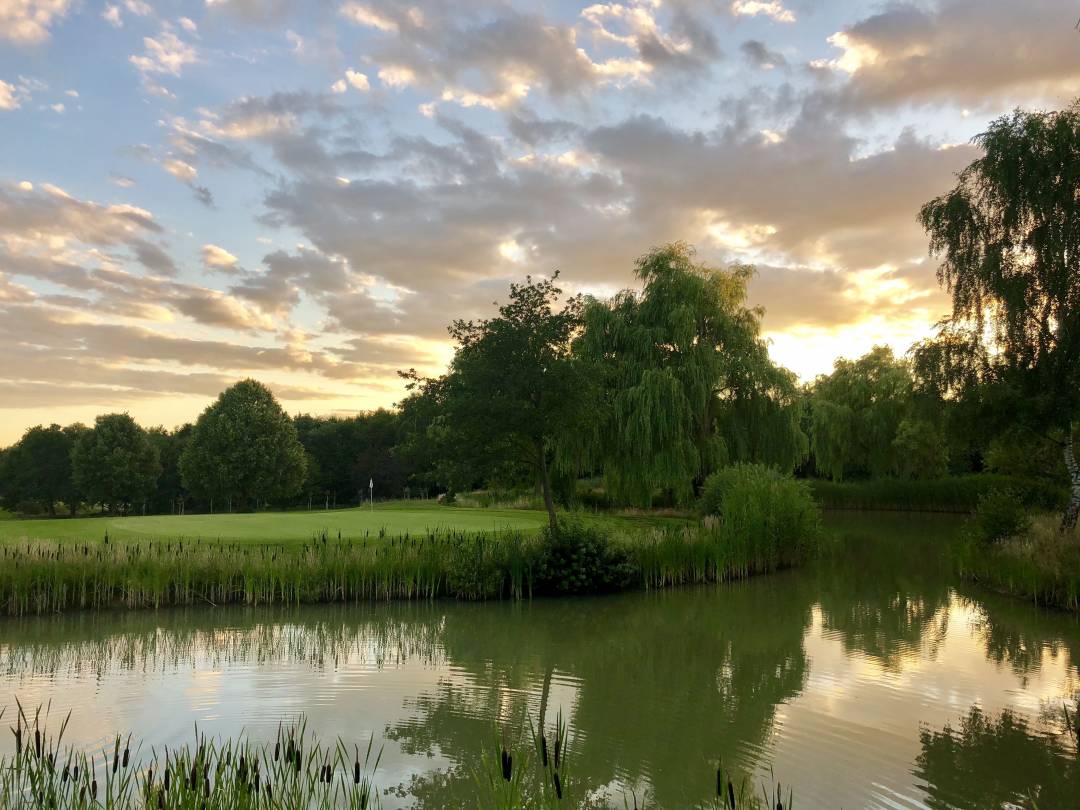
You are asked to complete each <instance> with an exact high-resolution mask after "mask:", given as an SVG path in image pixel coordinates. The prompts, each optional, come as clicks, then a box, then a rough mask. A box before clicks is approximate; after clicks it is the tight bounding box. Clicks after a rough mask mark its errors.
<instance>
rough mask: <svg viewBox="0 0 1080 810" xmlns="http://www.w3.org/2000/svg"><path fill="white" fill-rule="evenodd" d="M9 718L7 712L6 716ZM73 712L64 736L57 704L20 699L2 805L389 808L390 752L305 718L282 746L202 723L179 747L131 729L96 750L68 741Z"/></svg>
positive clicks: (1, 784)
mask: <svg viewBox="0 0 1080 810" xmlns="http://www.w3.org/2000/svg"><path fill="white" fill-rule="evenodd" d="M0 716H2V715H0ZM68 719H69V718H68V717H65V718H64V720H63V721H62V722H61V723H60V724H59V728H58V730H57V731H56V733H55V734H54V733H53V732H52V730H51V729H50V727H49V717H48V711H47V710H44V711H43V710H42V709H41V708H39V709H38V710H37V711H36V712H35V713H34V715H33V718H32V719H31V718H29V717H27V715H26V713H25V712H24V711H23V707H22V706H21V705H19V704H17V711H16V716H15V718H14V723H15V725H13V726H12V727H11V733H12V735H13V736H14V738H15V751H14V753H13V754H11V755H5V756H2V757H0V806H2V807H5V808H8V807H11V808H20V807H26V808H30V807H35V808H37V807H42V808H45V807H48V808H55V809H56V810H90V808H110V810H130V809H131V808H155V807H156V808H169V809H170V810H173V809H176V810H179V809H180V808H185V809H186V808H205V809H206V810H226V808H228V809H229V810H233V809H235V810H247V809H248V808H250V809H251V810H256V808H266V810H278V809H279V808H280V809H281V810H286V808H288V809H289V810H292V809H293V808H313V809H314V808H318V809H320V810H321V808H331V807H334V808H350V810H367V808H376V807H378V806H379V800H378V794H377V792H376V791H375V787H374V783H373V775H374V772H375V770H376V769H377V768H378V766H379V760H380V757H381V752H373V751H372V741H371V740H369V741H368V744H367V746H366V747H365V748H364V749H361V747H360V746H358V745H357V746H353V747H351V748H350V747H349V746H347V745H346V744H345V743H344V742H343V741H341V740H340V739H339V740H337V741H336V743H334V744H324V743H322V742H321V741H320V740H319V739H318V738H317V737H316V736H315V735H314V734H313V733H310V732H309V731H308V729H307V726H306V725H305V723H304V721H303V720H301V721H300V722H299V723H298V724H297V725H294V726H287V727H286V726H281V727H279V728H278V733H277V738H276V740H275V741H274V743H273V744H272V745H271V744H269V743H268V744H265V745H256V744H254V743H251V742H249V741H248V740H247V739H246V738H244V737H239V738H236V739H226V740H218V739H212V738H207V737H206V736H205V735H200V734H199V732H198V729H197V728H196V730H195V739H194V741H193V742H192V743H189V744H185V745H182V746H180V747H178V748H172V749H169V748H164V749H162V750H161V751H160V752H159V751H157V750H156V749H151V750H150V752H149V754H147V753H146V752H145V751H144V750H143V748H142V747H141V746H139V745H136V746H135V747H134V748H133V747H132V744H133V740H132V737H131V735H128V736H126V737H124V736H120V735H117V736H116V737H115V738H114V740H113V744H112V745H111V746H108V747H106V748H105V749H104V750H102V751H100V752H98V753H91V754H87V753H85V752H83V751H80V750H78V749H76V748H74V747H72V746H70V745H65V744H64V741H63V739H64V732H65V730H66V728H67V724H68Z"/></svg>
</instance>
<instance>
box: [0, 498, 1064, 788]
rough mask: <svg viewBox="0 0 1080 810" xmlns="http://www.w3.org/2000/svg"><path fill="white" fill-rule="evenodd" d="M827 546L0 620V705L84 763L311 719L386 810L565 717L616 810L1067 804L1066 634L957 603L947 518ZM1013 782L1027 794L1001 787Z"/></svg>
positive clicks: (997, 608) (453, 783) (862, 527)
mask: <svg viewBox="0 0 1080 810" xmlns="http://www.w3.org/2000/svg"><path fill="white" fill-rule="evenodd" d="M833 525H834V527H836V528H837V529H838V530H839V532H840V534H841V535H842V536H843V538H844V539H843V541H842V548H841V549H840V550H839V552H838V553H837V554H835V555H833V556H832V557H830V558H828V559H826V560H825V561H823V562H822V564H821V565H820V566H818V567H816V568H815V569H812V570H806V571H800V572H793V573H789V574H784V575H779V576H775V577H769V578H763V579H759V580H755V581H751V582H747V583H743V584H739V585H736V586H731V587H724V588H720V589H713V588H708V589H699V590H681V591H677V592H671V593H662V594H628V595H622V596H615V597H610V598H603V599H577V600H575V599H567V600H551V601H546V600H537V601H534V602H532V603H527V604H521V605H513V604H494V605H471V604H456V603H450V602H444V603H436V604H413V605H408V604H393V605H375V606H363V607H352V608H346V607H327V608H318V609H304V610H302V611H288V610H273V611H265V610H259V611H251V610H248V611H243V610H230V611H207V610H191V611H178V612H161V613H117V614H86V615H77V616H64V617H57V618H54V619H25V620H19V621H6V622H3V623H0V706H3V705H7V704H9V703H10V702H12V701H13V697H14V695H15V694H18V695H19V696H20V697H21V698H22V699H23V700H24V702H29V703H31V704H32V703H34V702H38V701H41V702H44V701H46V700H52V701H53V703H54V711H66V709H67V708H72V709H73V710H74V712H75V713H74V717H73V725H72V727H71V732H72V734H73V736H74V738H75V739H76V740H77V741H80V742H83V743H85V744H87V745H95V744H97V743H99V742H100V741H101V740H102V739H103V737H104V736H107V735H108V734H109V733H111V732H112V731H114V730H116V731H128V730H131V731H134V732H136V733H137V734H139V735H142V736H143V737H145V738H146V739H147V742H149V743H154V744H157V743H169V744H171V743H173V742H175V741H177V740H179V739H187V738H188V737H190V731H191V724H192V721H195V720H197V721H198V722H199V726H200V728H201V729H203V730H205V731H207V732H209V733H218V734H234V733H237V732H238V731H239V730H241V729H247V730H248V731H249V732H250V733H251V734H252V735H253V736H264V737H265V736H269V735H271V734H272V733H273V729H274V728H275V727H276V724H277V722H278V721H279V720H280V719H282V718H291V717H295V716H296V715H297V714H298V713H300V712H303V713H306V714H307V715H308V716H309V719H310V722H311V724H312V726H313V727H315V728H317V729H319V731H320V732H321V733H322V734H323V735H337V734H340V735H343V736H344V737H346V738H347V739H349V740H355V739H366V738H367V736H368V735H369V734H371V733H374V734H375V735H376V736H377V738H379V739H382V740H384V741H385V746H386V750H385V753H384V758H383V766H382V767H381V769H380V780H379V782H380V784H382V785H384V786H385V787H387V788H388V789H389V790H390V795H389V796H388V797H387V799H388V803H389V804H390V806H417V807H421V808H443V807H446V808H449V807H455V808H456V807H461V806H463V804H465V803H466V801H465V799H464V796H466V795H468V794H469V793H470V792H471V790H472V786H473V778H474V776H473V772H472V769H473V768H474V767H475V765H476V763H478V762H479V759H480V755H481V752H482V750H483V749H484V747H485V746H486V745H488V744H489V743H490V741H491V739H492V734H493V729H494V727H496V726H498V727H501V728H505V729H515V730H519V731H520V730H523V729H526V728H527V726H528V722H529V721H530V720H532V721H533V722H537V721H538V720H539V719H541V718H546V719H547V722H548V723H549V724H550V723H551V722H553V721H554V717H555V714H556V713H557V712H559V711H562V712H563V713H564V716H565V717H566V718H567V719H568V721H569V724H570V728H571V743H570V754H571V757H572V762H573V770H574V771H575V772H576V773H577V775H578V778H579V779H580V780H582V781H583V782H584V784H585V785H586V786H587V787H588V788H589V789H590V791H591V792H592V793H593V794H594V797H601V796H603V795H604V794H605V793H606V795H607V796H608V797H609V800H610V803H611V804H614V805H615V806H619V807H621V806H622V795H623V791H624V790H628V789H633V790H635V791H636V793H637V795H638V796H639V797H640V796H641V794H642V792H643V791H648V792H650V793H651V794H652V796H653V798H654V801H655V802H657V803H658V804H659V805H660V806H661V807H672V808H675V807H686V806H689V805H692V804H694V803H696V802H697V801H698V800H700V799H702V798H704V797H705V796H707V795H708V794H709V792H710V789H711V782H712V773H713V769H714V767H715V762H716V760H717V759H718V758H721V757H722V758H723V759H724V761H725V762H726V763H727V764H729V765H736V766H741V767H742V768H744V769H754V768H757V772H758V774H763V773H765V772H766V770H765V769H767V767H768V766H769V765H772V766H773V767H774V768H775V770H776V772H777V774H778V775H780V776H781V777H782V778H783V779H784V781H785V782H790V783H791V784H793V785H794V786H795V790H796V796H797V798H798V799H799V801H800V802H801V804H802V805H803V806H845V807H920V806H926V805H927V804H930V806H932V807H953V806H955V807H968V806H971V807H975V806H988V805H987V804H986V803H987V802H989V803H990V804H991V805H994V806H996V805H995V804H994V803H995V802H998V803H1000V802H1001V801H1006V800H1011V801H1015V800H1016V796H1017V795H1019V794H1017V793H1016V791H1017V790H1022V789H1025V788H1028V787H1032V788H1033V787H1035V786H1039V787H1040V789H1041V790H1042V795H1043V796H1053V797H1058V796H1064V795H1066V794H1065V793H1064V792H1054V791H1059V790H1060V791H1064V790H1066V789H1072V788H1075V786H1076V782H1075V780H1076V776H1075V770H1074V769H1075V767H1076V765H1075V763H1076V757H1075V750H1074V748H1073V747H1070V743H1069V740H1068V738H1067V737H1065V736H1063V735H1062V734H1061V733H1060V722H1059V721H1058V720H1057V719H1056V712H1058V711H1059V709H1060V705H1061V701H1062V700H1063V699H1064V698H1071V696H1072V694H1073V692H1074V691H1075V690H1076V689H1077V688H1078V676H1077V666H1076V662H1077V661H1078V660H1080V659H1077V657H1076V653H1077V652H1080V633H1078V631H1077V625H1076V622H1075V621H1074V620H1072V619H1071V618H1068V617H1064V616H1061V615H1055V614H1046V613H1041V612H1039V611H1037V610H1034V609H1032V608H1030V607H1028V606H1026V605H1024V604H1023V603H1019V602H1014V601H1011V600H1004V599H995V598H992V597H987V596H986V595H985V594H982V593H979V592H973V591H969V590H968V589H964V588H961V589H960V591H959V592H957V590H955V586H954V585H953V584H952V583H951V582H950V576H949V572H948V564H947V559H946V556H945V549H946V547H947V537H948V535H949V533H950V532H952V531H955V528H956V523H955V522H954V521H949V520H929V521H919V520H915V521H912V520H911V519H910V518H900V517H888V516H886V517H882V516H874V517H867V516H862V517H856V516H846V517H839V518H833ZM972 706H976V707H978V708H977V709H972V708H971V707H972ZM1055 724H1057V725H1055ZM1055 729H1057V730H1055ZM8 744H9V743H8V741H6V740H5V741H3V742H0V745H8ZM1010 760H1012V761H1014V762H1016V763H1023V767H1024V768H1025V769H1027V770H1028V772H1030V774H1031V775H1030V776H1024V775H1023V774H1020V775H1005V774H999V773H996V772H995V770H997V771H1000V770H1008V768H1006V767H1005V765H1006V764H1008V763H1009V761H1010ZM1055 767H1056V771H1054V773H1053V774H1050V771H1053V770H1054V768H1055ZM1044 773H1046V774H1050V775H1046V776H1044V775H1043V774H1044ZM1058 777H1060V779H1059V778H1058ZM1054 780H1057V781H1054ZM1010 797H1012V798H1010ZM597 801H601V800H600V799H599V798H597ZM601 803H602V802H601ZM1041 806H1043V807H1047V806H1049V807H1056V806H1068V804H1067V803H1066V805H1061V804H1059V803H1055V802H1054V801H1048V802H1047V803H1045V804H1042V805H1041Z"/></svg>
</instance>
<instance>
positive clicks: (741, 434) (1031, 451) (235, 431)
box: [0, 105, 1080, 525]
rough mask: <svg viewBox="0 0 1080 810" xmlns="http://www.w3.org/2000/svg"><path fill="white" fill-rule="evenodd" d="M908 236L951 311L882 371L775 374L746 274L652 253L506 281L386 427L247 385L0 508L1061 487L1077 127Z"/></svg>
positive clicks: (1062, 127) (858, 367) (39, 481)
mask: <svg viewBox="0 0 1080 810" xmlns="http://www.w3.org/2000/svg"><path fill="white" fill-rule="evenodd" d="M977 143H978V144H979V145H980V146H981V147H982V148H983V151H984V155H983V156H982V157H980V158H979V159H977V160H976V161H975V162H973V163H972V164H971V165H970V166H969V167H967V169H965V170H964V171H963V172H962V173H961V174H960V175H959V176H958V177H957V181H956V186H955V188H954V189H952V190H951V191H949V192H947V193H945V194H943V195H942V196H941V197H938V198H936V199H934V200H932V201H930V202H928V203H927V204H926V205H925V206H924V207H923V208H922V210H921V211H920V212H919V221H920V222H921V223H922V224H923V226H924V227H925V229H926V231H927V233H928V235H929V238H930V249H931V252H932V253H933V254H935V255H938V256H940V257H941V259H942V264H941V266H940V269H939V278H940V280H941V282H942V283H943V284H944V285H945V286H946V288H947V289H948V290H949V292H950V293H951V295H952V300H953V309H952V312H951V314H950V316H949V317H948V318H946V319H945V320H944V321H942V323H940V324H939V326H938V330H937V332H936V334H935V335H934V336H933V337H931V338H929V339H927V340H925V341H923V342H921V343H920V344H918V345H916V346H915V347H914V348H913V349H912V351H911V352H909V353H908V355H906V356H904V357H896V356H894V355H893V354H892V352H891V351H890V350H889V349H887V348H883V347H878V348H875V349H873V350H872V351H871V352H869V353H868V354H867V355H865V356H863V357H861V358H858V359H855V360H847V359H841V360H838V361H837V362H836V364H835V367H834V370H833V372H832V373H831V374H828V375H823V376H821V377H819V378H818V379H816V380H815V381H813V382H812V383H810V384H807V385H800V384H799V382H798V381H797V379H796V377H795V375H794V374H793V373H792V372H790V371H788V370H787V369H784V368H782V367H780V366H778V365H777V364H775V363H774V362H772V360H771V359H770V357H769V353H768V346H767V343H766V341H765V340H764V339H763V338H762V336H761V318H762V314H763V313H762V310H761V309H758V308H754V307H751V306H749V305H748V303H747V284H748V282H749V280H750V279H751V277H752V275H753V268H751V267H747V266H732V267H724V268H721V267H712V266H709V265H707V264H705V263H702V262H700V261H698V259H697V257H696V255H695V252H694V250H693V248H692V247H690V246H689V245H687V244H685V243H681V242H676V243H672V244H668V245H664V246H661V247H658V248H654V249H652V250H650V251H649V252H647V253H646V254H645V255H644V256H642V257H641V258H640V259H639V260H638V261H637V263H636V266H635V275H636V278H637V281H638V285H637V286H636V288H634V289H628V290H625V291H623V292H621V293H619V294H617V295H615V296H614V297H612V298H610V299H600V298H597V297H592V296H571V297H564V296H563V292H562V290H561V289H560V287H559V286H558V284H559V274H558V273H555V274H554V275H553V276H552V278H550V279H544V278H542V279H534V278H531V277H526V278H525V279H524V280H523V281H522V282H519V283H514V284H511V285H510V290H509V295H508V298H507V300H506V301H505V302H504V303H503V304H502V305H501V306H499V307H498V310H497V312H496V313H495V314H494V315H493V316H492V317H490V318H487V319H482V320H478V321H460V320H459V321H455V322H454V323H453V324H451V326H450V328H449V333H450V336H451V338H452V339H453V340H454V342H455V344H456V351H455V354H454V357H453V360H452V361H451V363H450V366H449V368H448V369H447V371H446V373H444V374H442V375H440V376H437V377H422V376H421V375H419V374H417V373H416V372H415V371H412V370H410V371H407V372H403V373H402V375H403V377H405V379H406V381H407V386H408V394H407V396H406V397H405V399H404V400H403V401H402V402H400V403H399V404H398V406H397V408H396V409H395V410H393V411H378V412H375V413H373V414H366V415H363V416H358V417H354V418H351V419H336V418H327V419H320V418H316V417H310V416H298V417H295V418H290V417H288V416H287V415H286V414H285V413H284V412H283V411H282V409H281V408H280V406H279V405H278V404H277V403H276V402H275V401H274V398H273V396H272V395H271V394H270V392H269V391H268V390H267V389H266V388H265V387H263V386H262V385H260V384H259V383H257V382H255V381H252V380H246V381H243V382H241V383H238V384H237V385H235V386H233V387H232V388H230V389H228V390H227V391H225V392H224V393H223V394H222V395H221V396H220V397H219V398H218V400H217V402H215V403H214V404H213V405H211V406H210V407H209V408H207V410H206V411H205V412H204V413H203V414H202V415H201V416H200V417H199V419H198V421H197V422H196V423H195V424H194V425H191V426H184V427H182V428H180V429H178V430H176V431H172V432H169V431H165V430H162V429H160V428H155V429H151V430H143V429H142V428H140V427H139V426H138V425H136V424H135V423H134V421H133V420H132V419H131V418H130V417H129V416H127V415H124V414H109V415H106V416H102V417H99V418H98V420H97V421H96V423H95V425H94V426H93V427H92V428H91V427H85V426H81V425H73V426H68V427H60V426H57V425H53V426H50V427H37V428H32V429H31V430H29V431H28V432H27V433H26V435H25V436H24V437H23V438H22V440H21V441H20V442H19V443H17V444H16V445H14V446H13V447H11V448H9V449H8V450H6V451H5V452H4V453H3V455H2V456H0V495H2V496H3V498H4V500H5V502H6V503H8V504H9V505H11V504H25V503H28V502H32V503H38V504H40V505H41V507H42V508H43V509H45V510H46V511H51V510H53V509H54V507H55V505H56V504H57V503H59V502H62V503H64V504H66V505H67V506H68V508H70V509H74V508H76V506H77V504H78V503H80V502H84V503H91V504H102V505H104V506H105V507H106V508H108V509H109V510H111V511H130V510H131V509H132V508H145V509H149V510H153V511H167V510H169V509H171V510H172V511H176V510H177V509H178V508H179V509H184V508H187V507H188V506H189V505H198V506H199V507H201V508H204V509H205V508H215V509H233V510H236V509H253V508H261V507H263V506H266V505H290V504H297V503H298V502H303V501H304V500H307V502H308V503H309V504H310V503H311V502H312V500H313V499H315V498H316V497H317V496H318V497H322V498H323V500H324V503H323V505H324V506H325V505H329V503H330V499H331V498H333V499H334V500H335V501H336V502H337V503H338V504H341V503H354V502H356V501H357V500H358V499H359V498H360V497H362V493H363V491H364V488H365V484H366V482H367V481H368V480H369V479H370V478H375V479H376V480H378V482H379V486H380V494H382V495H386V496H392V497H397V496H400V495H402V494H404V493H405V492H406V489H407V488H408V490H409V491H411V492H416V493H420V492H424V493H434V492H436V491H449V492H454V491H464V490H467V489H471V488H476V487H481V486H535V487H536V490H537V492H538V493H539V494H540V496H541V497H542V499H543V502H544V505H545V508H546V509H547V511H548V513H549V516H550V520H551V522H552V524H554V523H555V520H556V510H555V507H556V504H557V503H559V502H560V501H561V502H571V501H573V500H574V499H575V497H577V493H578V489H579V482H580V481H581V480H582V479H583V478H588V479H593V480H597V481H599V482H601V484H600V486H601V488H602V490H603V492H604V493H605V497H606V498H608V499H609V502H611V503H613V504H628V505H637V506H649V505H651V504H655V503H658V502H660V503H671V504H678V503H686V502H688V501H689V500H690V499H691V498H693V497H695V496H696V495H697V494H698V493H699V492H700V489H701V486H702V484H703V482H704V480H705V479H706V478H707V477H708V476H709V475H710V474H711V473H712V472H714V471H716V470H718V469H720V468H721V467H724V466H726V465H729V464H732V463H736V462H757V463H763V464H767V465H769V466H772V467H775V468H777V469H779V470H781V471H784V472H794V473H796V474H800V475H804V476H820V477H826V478H830V479H833V480H849V479H858V478H880V477H906V478H935V477H940V476H943V475H946V474H949V473H964V472H978V471H981V470H984V469H990V470H995V471H999V472H1007V473H1012V474H1017V475H1025V476H1033V477H1043V478H1046V479H1056V480H1059V481H1068V482H1070V483H1071V487H1072V500H1071V502H1070V505H1069V508H1068V510H1067V511H1066V513H1065V515H1064V517H1063V525H1073V524H1075V522H1076V517H1077V514H1078V513H1080V467H1078V465H1077V462H1076V460H1075V456H1074V454H1073V433H1074V427H1075V421H1076V415H1077V409H1078V406H1080V267H1078V263H1080V259H1078V257H1080V211H1078V206H1080V204H1078V201H1077V197H1076V189H1077V188H1078V187H1080V106H1077V105H1073V106H1072V107H1070V108H1069V109H1067V110H1064V111H1060V112H1052V113H1041V112H1040V113H1034V112H1024V111H1017V112H1015V113H1014V114H1012V115H1011V116H1006V117H1004V118H1002V119H999V120H998V121H995V122H994V123H993V124H992V125H991V127H990V128H989V130H988V131H987V132H986V133H984V134H983V135H981V136H979V138H977Z"/></svg>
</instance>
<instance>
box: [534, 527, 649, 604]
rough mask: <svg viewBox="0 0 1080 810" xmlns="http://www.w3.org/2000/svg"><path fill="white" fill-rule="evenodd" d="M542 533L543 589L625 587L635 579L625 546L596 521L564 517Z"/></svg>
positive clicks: (599, 590) (540, 567) (540, 565)
mask: <svg viewBox="0 0 1080 810" xmlns="http://www.w3.org/2000/svg"><path fill="white" fill-rule="evenodd" d="M543 537H544V545H543V550H542V552H541V555H540V559H539V562H538V564H537V571H536V578H537V591H538V592H540V593H557V594H563V593H603V592H605V591H614V590H620V589H622V588H625V587H626V586H627V585H628V584H629V582H630V581H631V580H632V577H633V573H634V572H633V569H632V567H631V565H630V561H629V556H628V554H627V552H626V549H625V548H623V547H622V546H620V545H618V544H616V543H614V542H612V539H611V537H610V535H609V533H608V532H607V531H605V530H604V529H603V528H601V527H600V526H598V525H596V524H595V523H593V524H590V523H585V522H584V521H582V520H580V519H576V520H575V519H571V518H564V519H563V520H562V521H560V523H559V525H558V526H555V527H550V526H549V527H548V528H547V529H546V530H545V531H544V534H543Z"/></svg>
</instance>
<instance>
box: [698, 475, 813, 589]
mask: <svg viewBox="0 0 1080 810" xmlns="http://www.w3.org/2000/svg"><path fill="white" fill-rule="evenodd" d="M701 508H702V511H703V512H704V513H705V514H706V515H707V516H711V517H713V518H715V524H714V526H715V528H714V529H713V530H714V531H715V532H716V533H717V534H718V536H719V538H720V539H721V541H722V542H726V543H727V544H729V545H732V546H744V547H746V548H749V549H752V555H753V556H755V557H757V558H760V559H761V560H763V561H764V565H765V567H766V568H769V567H779V566H780V565H782V564H784V563H785V562H790V561H793V560H796V559H799V558H801V557H802V556H803V555H804V554H805V553H806V551H808V550H809V549H812V548H814V547H815V546H816V544H817V542H818V541H819V540H820V539H821V535H822V523H821V509H820V508H819V507H818V505H817V503H815V501H814V498H813V496H812V495H811V493H810V488H809V486H808V485H807V484H806V482H805V481H800V480H796V479H795V478H792V477H791V476H790V475H785V474H783V473H781V472H779V471H778V470H776V468H774V467H766V466H765V465H763V464H735V465H732V466H730V467H725V468H724V469H722V470H719V471H717V472H715V473H713V474H712V475H710V476H709V477H708V479H706V481H705V486H704V487H703V489H702V495H701ZM707 520H708V518H707Z"/></svg>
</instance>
